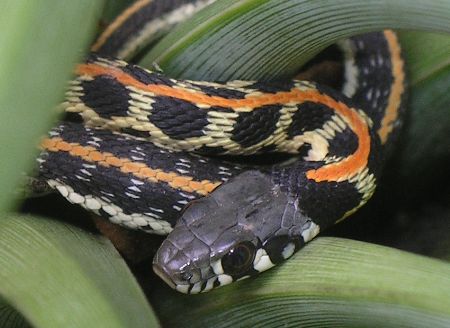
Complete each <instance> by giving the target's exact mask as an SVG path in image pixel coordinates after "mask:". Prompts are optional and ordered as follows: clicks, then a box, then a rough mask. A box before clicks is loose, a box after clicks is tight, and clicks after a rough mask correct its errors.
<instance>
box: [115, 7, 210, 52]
mask: <svg viewBox="0 0 450 328" xmlns="http://www.w3.org/2000/svg"><path fill="white" fill-rule="evenodd" d="M214 1H215V0H207V1H197V2H195V3H187V4H185V5H182V6H179V7H177V8H176V9H174V10H173V11H171V12H169V13H167V14H165V15H163V16H161V17H157V18H155V19H153V20H151V21H149V22H148V23H147V24H145V26H144V27H143V28H142V29H141V30H139V31H138V32H137V33H135V34H134V35H135V37H134V38H131V39H130V40H128V41H127V42H126V43H125V44H123V45H122V47H121V49H120V50H119V52H118V53H117V57H119V58H128V57H129V56H131V55H132V54H133V53H134V52H135V51H136V49H138V48H139V47H140V46H142V45H143V44H145V42H146V41H147V40H149V39H151V38H152V36H154V35H155V34H157V33H158V32H160V31H164V30H167V29H168V28H170V27H171V26H172V25H175V24H178V23H180V22H182V21H185V20H186V19H188V18H189V17H191V16H192V15H194V14H195V13H196V12H198V11H199V10H201V9H203V8H204V7H206V6H207V5H209V4H210V3H213V2H214Z"/></svg>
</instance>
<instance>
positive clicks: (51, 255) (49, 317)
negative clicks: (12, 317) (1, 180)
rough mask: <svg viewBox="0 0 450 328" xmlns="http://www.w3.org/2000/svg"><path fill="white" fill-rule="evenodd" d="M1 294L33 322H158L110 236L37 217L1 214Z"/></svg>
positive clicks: (140, 324)
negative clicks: (3, 215)
mask: <svg viewBox="0 0 450 328" xmlns="http://www.w3.org/2000/svg"><path fill="white" fill-rule="evenodd" d="M0 297H1V298H3V299H5V300H6V301H7V302H8V303H9V304H10V305H11V306H13V307H14V308H15V309H17V310H18V311H19V312H20V313H21V314H22V315H23V316H24V317H25V318H26V319H27V320H28V322H30V323H31V324H32V325H33V326H34V327H45V328H47V327H93V326H95V327H155V326H157V325H158V324H157V321H156V319H155V317H154V315H153V311H152V309H151V308H150V307H149V305H148V303H147V301H146V299H145V297H144V295H143V293H142V291H141V290H140V288H139V286H138V284H137V283H136V281H135V280H134V278H133V276H132V274H131V272H130V271H129V269H128V267H127V266H126V264H125V262H124V261H123V260H122V258H121V257H120V255H119V254H118V253H117V251H116V250H115V249H114V247H113V246H112V245H111V243H110V242H109V241H108V240H106V239H105V238H103V237H99V236H94V235H92V234H90V233H87V232H84V231H82V230H80V229H78V228H75V227H73V226H69V225H66V224H63V223H59V222H55V221H52V220H48V219H43V218H38V217H29V216H20V215H12V214H11V215H9V216H8V217H3V218H2V220H0Z"/></svg>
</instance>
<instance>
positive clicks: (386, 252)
mask: <svg viewBox="0 0 450 328" xmlns="http://www.w3.org/2000/svg"><path fill="white" fill-rule="evenodd" d="M449 295H450V265H448V264H447V263H445V262H441V261H438V260H432V259H428V258H425V257H422V256H418V255H413V254H409V253H405V252H402V251H398V250H395V249H391V248H387V247H383V246H377V245H372V244H368V243H363V242H358V241H352V240H346V239H338V238H324V237H323V238H318V239H316V240H314V241H312V242H310V243H309V244H307V245H306V246H305V248H304V249H303V250H302V251H300V252H299V253H297V254H296V255H295V256H294V257H293V258H292V259H291V260H289V261H287V262H286V263H284V264H283V265H281V266H279V267H277V268H274V269H272V270H270V271H268V272H266V273H264V274H262V275H260V276H258V277H257V278H256V279H250V280H244V281H242V282H237V283H235V284H233V285H232V286H228V287H225V288H223V289H219V290H217V291H213V292H210V293H207V294H202V295H197V296H182V295H179V294H177V293H176V292H170V291H169V290H168V288H167V287H166V288H160V289H159V290H157V291H156V292H155V293H154V294H153V295H151V296H150V299H151V301H152V303H153V306H154V307H155V309H156V311H157V312H158V313H159V316H160V320H161V322H162V324H163V325H164V327H186V326H187V324H186V323H188V326H189V327H236V326H240V327H280V326H283V327H448V326H449V325H450V298H449V297H448V296H449ZM174 313H176V314H177V315H176V316H175V315H174Z"/></svg>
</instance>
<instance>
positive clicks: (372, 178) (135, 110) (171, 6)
mask: <svg viewBox="0 0 450 328" xmlns="http://www.w3.org/2000/svg"><path fill="white" fill-rule="evenodd" d="M211 2H213V1H201V0H197V1H193V0H184V1H181V0H177V1H175V0H173V1H148V0H141V1H137V2H136V3H135V4H134V5H133V6H132V7H130V8H129V9H128V10H126V11H125V12H124V13H123V14H122V15H121V16H119V17H118V18H117V19H116V21H115V22H113V24H111V26H110V27H109V28H107V29H106V30H105V32H104V33H103V34H102V35H101V36H100V38H99V39H98V41H97V42H96V43H95V45H94V47H93V50H95V51H96V53H93V54H91V55H90V56H89V57H88V59H87V60H86V62H84V63H83V64H80V65H78V66H77V68H76V77H75V79H74V80H73V81H72V82H71V84H70V87H69V90H68V91H67V94H66V100H65V102H64V104H63V106H64V108H65V110H66V112H68V113H72V115H73V113H76V115H79V117H81V118H82V121H83V122H84V124H81V123H77V122H64V123H61V124H60V125H59V126H58V127H56V128H55V129H53V130H52V131H51V132H50V134H49V137H47V138H46V139H45V140H44V141H43V142H42V145H41V147H42V150H43V151H42V154H41V156H40V157H39V159H38V161H39V178H40V179H42V180H44V181H46V183H47V184H48V185H49V186H50V187H52V188H54V189H56V190H57V191H59V192H60V193H61V194H62V195H63V196H64V197H65V198H67V199H68V200H69V201H70V202H72V203H76V204H79V205H81V206H83V207H84V208H86V209H88V210H90V211H92V212H95V213H97V214H99V215H101V216H103V217H105V218H107V219H109V220H111V221H112V222H114V223H117V224H120V225H122V226H125V227H128V228H132V229H140V230H144V231H147V232H150V233H156V234H162V235H165V234H168V236H167V238H166V239H165V241H164V242H163V244H162V245H161V248H160V249H159V251H158V252H157V254H156V256H155V258H154V269H155V272H156V273H158V274H159V275H160V276H161V277H162V278H163V279H164V280H165V281H166V282H167V283H168V284H169V285H171V286H172V287H173V288H176V289H177V290H178V291H180V292H184V293H198V292H201V291H208V290H210V289H212V288H213V287H216V286H221V285H225V284H228V283H230V282H232V281H235V280H237V279H241V278H244V277H247V276H251V275H254V274H256V273H258V272H261V271H264V270H266V269H268V268H270V267H272V266H274V265H275V264H277V263H279V262H281V261H283V260H285V259H287V258H289V257H290V256H291V255H292V254H293V253H294V252H295V251H297V250H298V249H300V248H301V246H302V245H303V244H305V243H306V242H308V241H310V240H311V239H312V238H314V237H315V236H316V235H317V234H318V233H319V231H321V230H323V229H325V228H327V227H328V226H330V225H333V224H334V223H336V222H338V221H340V220H342V219H344V218H345V217H347V216H348V215H350V214H351V213H353V212H355V211H356V210H357V209H358V208H359V207H361V206H362V205H363V204H364V203H366V201H367V200H368V199H369V198H370V197H371V195H372V194H373V192H374V190H375V186H376V182H377V179H378V177H379V174H380V169H381V168H382V165H383V161H384V158H385V156H386V153H387V152H388V151H389V148H390V147H391V145H392V140H393V139H394V138H393V135H395V134H396V133H395V132H396V131H397V130H398V127H399V126H400V123H401V119H400V118H401V113H402V111H403V98H404V83H405V81H404V73H403V61H402V58H401V54H400V47H399V44H398V42H397V38H396V35H395V34H394V33H393V32H392V31H384V32H377V33H370V34H366V35H363V36H358V37H353V38H351V39H348V40H345V41H343V42H341V44H340V48H341V49H342V51H343V52H344V55H345V63H344V67H345V69H344V71H345V72H344V80H345V83H344V85H343V87H342V90H340V91H335V90H332V89H330V88H327V87H324V86H320V85H318V84H315V83H313V82H306V81H281V82H255V81H231V82H228V83H224V84H220V83H211V82H204V81H202V82H199V81H181V80H175V79H171V78H168V77H166V76H164V75H161V74H159V73H154V72H150V71H148V70H145V69H143V68H140V67H138V66H135V65H132V64H128V63H127V62H124V61H121V60H117V59H111V57H107V56H116V57H126V56H128V54H129V53H131V52H134V51H135V49H136V47H137V46H138V45H139V44H140V43H141V42H142V40H144V39H148V37H150V36H153V35H154V32H156V31H160V30H164V29H166V28H167V27H168V26H170V25H172V24H173V23H176V22H178V21H181V20H182V19H184V18H185V17H183V15H184V16H188V15H191V14H192V13H193V12H195V11H197V10H198V9H199V8H202V7H203V6H205V5H207V4H209V3H211ZM188 151H194V152H197V153H200V154H203V155H204V154H207V155H208V154H209V155H218V154H233V155H235V154H254V153H261V152H263V153H264V152H273V151H277V152H288V153H291V154H294V155H293V159H291V160H289V161H287V162H284V163H281V164H276V165H272V166H267V167H262V168H252V167H248V166H243V165H237V164H232V163H227V162H222V161H220V158H218V157H216V156H214V157H204V156H199V155H194V154H190V153H188Z"/></svg>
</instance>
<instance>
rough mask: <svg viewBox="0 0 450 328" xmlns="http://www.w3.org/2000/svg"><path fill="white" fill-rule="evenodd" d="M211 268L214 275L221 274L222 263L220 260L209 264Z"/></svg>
mask: <svg viewBox="0 0 450 328" xmlns="http://www.w3.org/2000/svg"><path fill="white" fill-rule="evenodd" d="M211 268H212V269H213V271H214V273H215V274H216V275H220V274H223V267H222V262H221V261H220V260H217V261H215V262H212V263H211Z"/></svg>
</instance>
